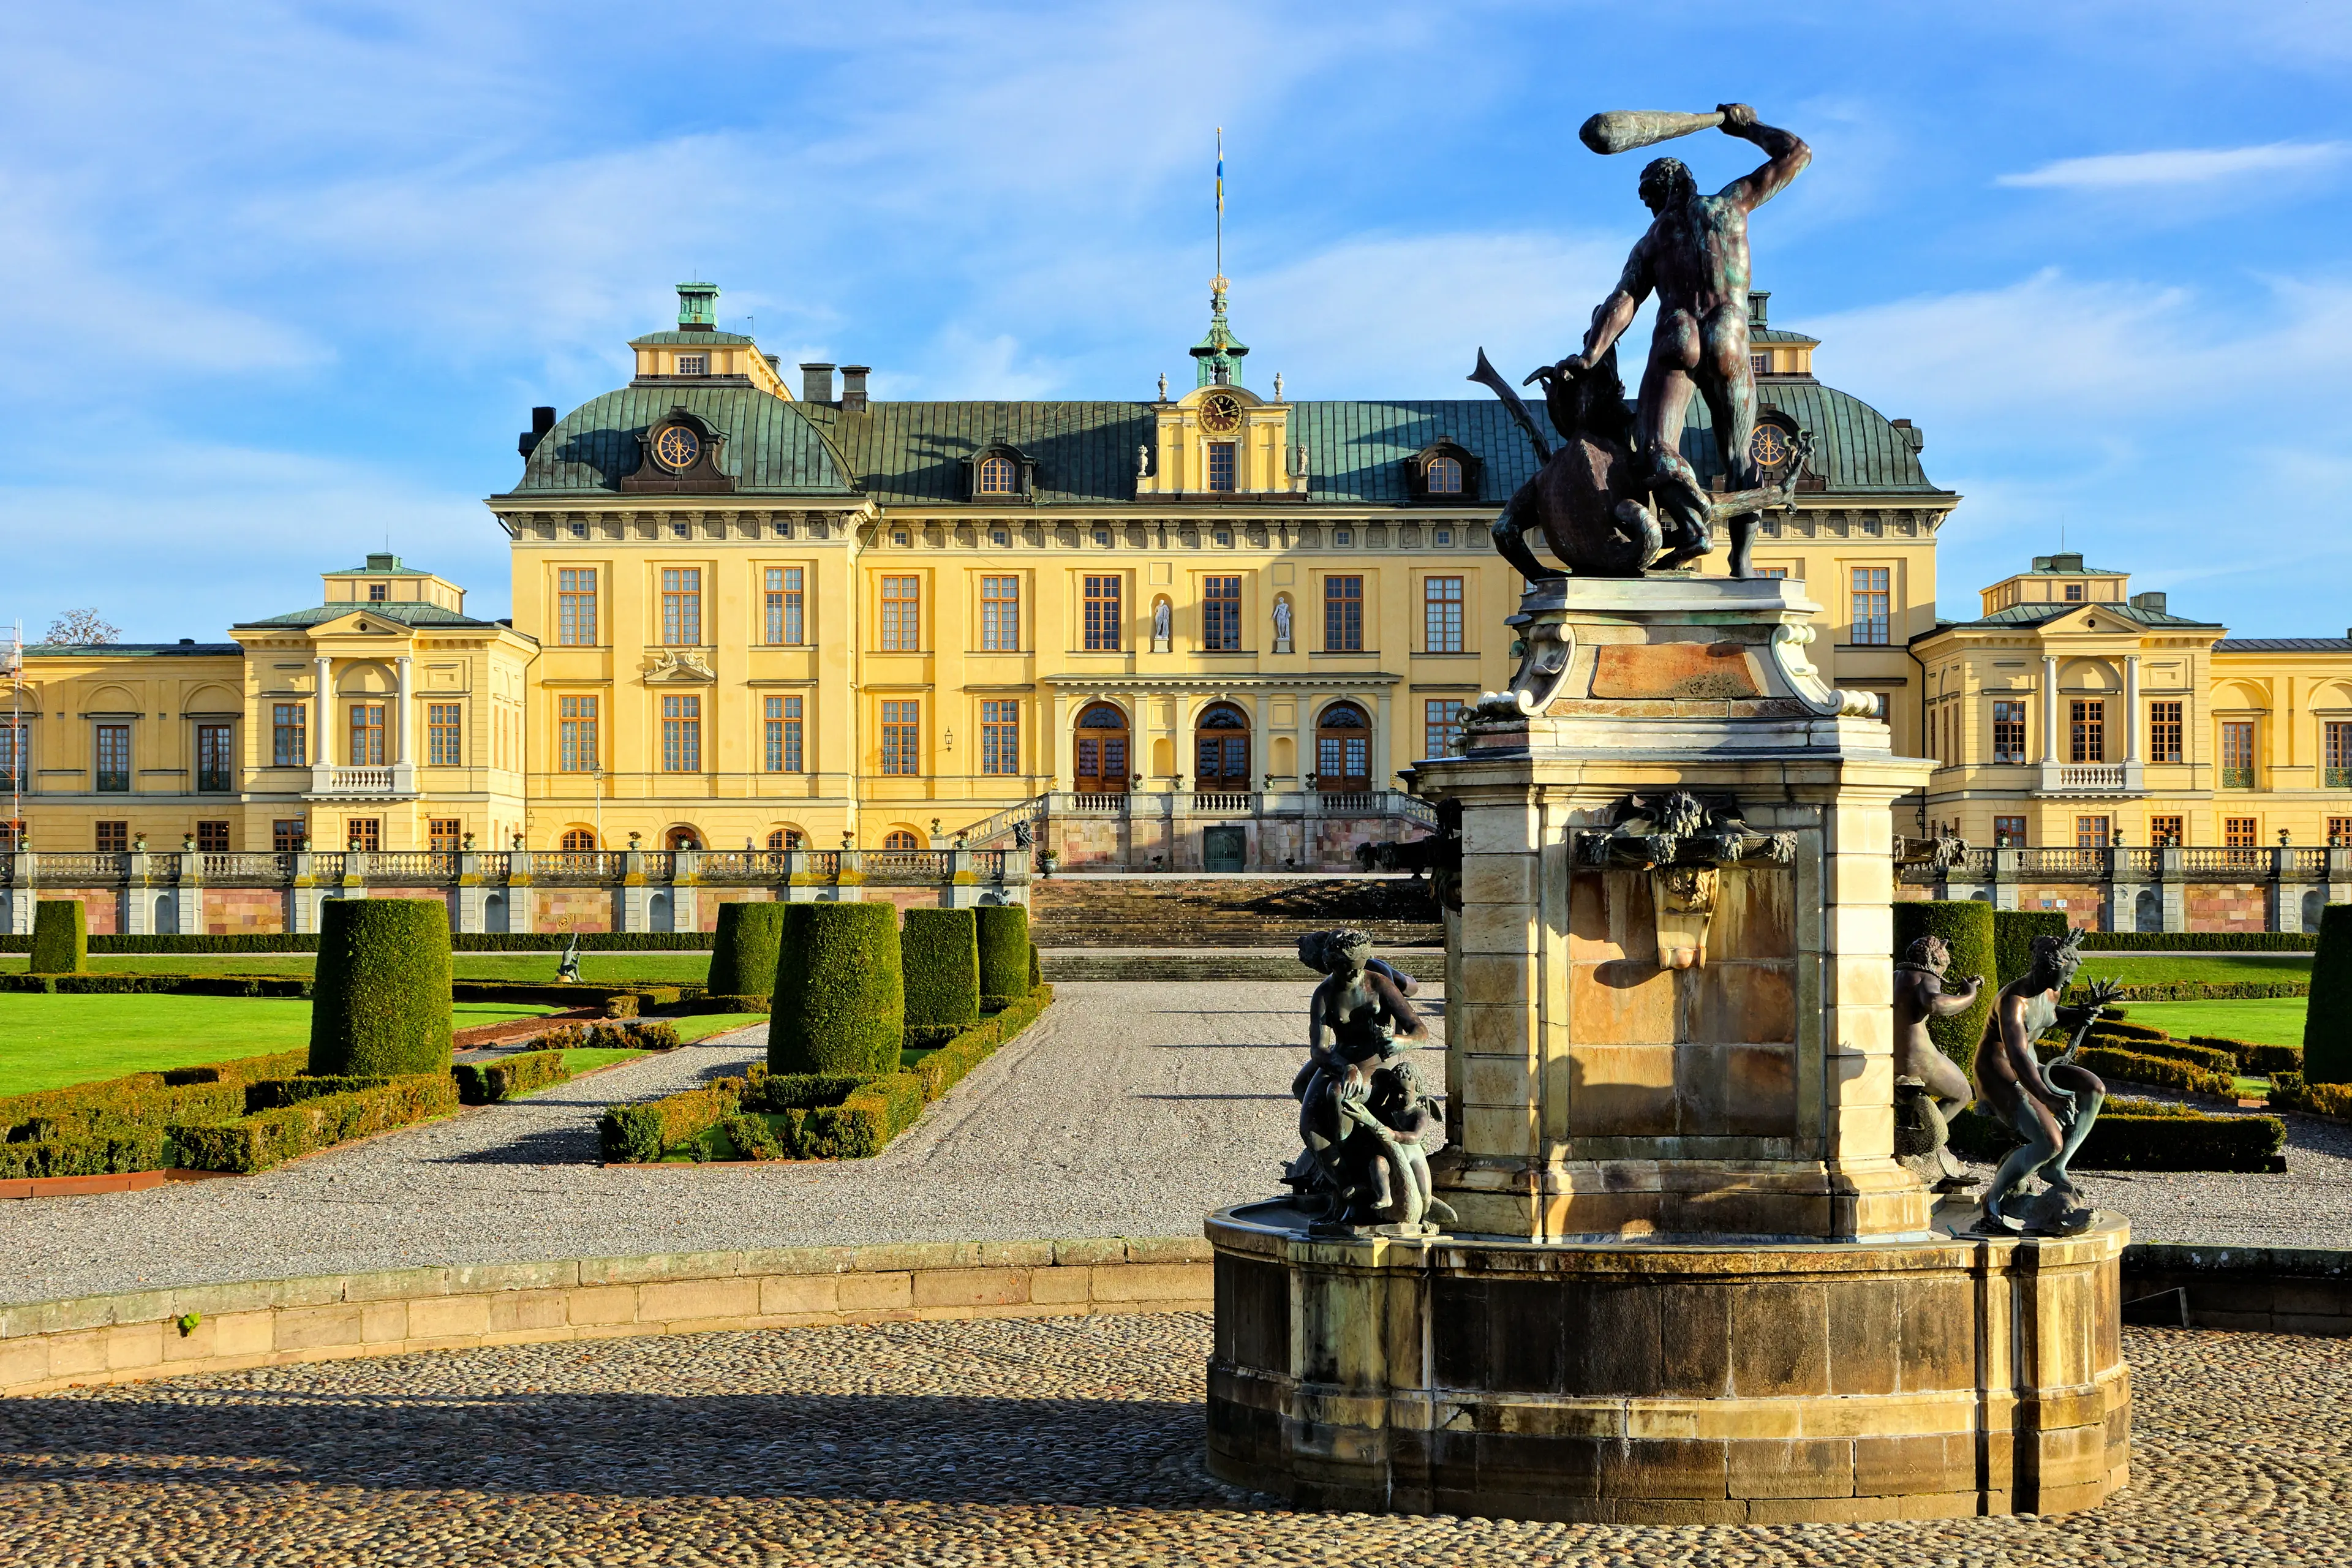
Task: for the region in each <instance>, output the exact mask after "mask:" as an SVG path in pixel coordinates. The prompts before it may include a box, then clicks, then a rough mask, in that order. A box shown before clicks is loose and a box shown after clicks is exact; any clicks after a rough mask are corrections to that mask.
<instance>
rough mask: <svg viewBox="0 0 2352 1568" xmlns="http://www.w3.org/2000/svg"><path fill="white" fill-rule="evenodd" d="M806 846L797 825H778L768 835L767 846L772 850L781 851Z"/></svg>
mask: <svg viewBox="0 0 2352 1568" xmlns="http://www.w3.org/2000/svg"><path fill="white" fill-rule="evenodd" d="M768 847H769V848H770V849H772V850H776V851H780V852H781V851H782V850H786V849H801V848H805V847H807V842H806V840H804V839H803V837H801V830H800V829H799V828H797V827H779V828H777V829H776V830H775V831H774V832H773V833H771V834H769V835H768Z"/></svg>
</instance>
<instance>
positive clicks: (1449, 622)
mask: <svg viewBox="0 0 2352 1568" xmlns="http://www.w3.org/2000/svg"><path fill="white" fill-rule="evenodd" d="M1421 618H1422V631H1423V636H1424V637H1426V638H1427V640H1428V643H1429V651H1430V652H1432V653H1460V652H1461V651H1462V579H1461V578H1459V577H1423V579H1422V580H1421Z"/></svg>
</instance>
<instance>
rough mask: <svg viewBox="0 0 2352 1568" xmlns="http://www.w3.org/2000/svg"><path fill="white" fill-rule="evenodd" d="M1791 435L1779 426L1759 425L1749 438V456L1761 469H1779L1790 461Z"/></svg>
mask: <svg viewBox="0 0 2352 1568" xmlns="http://www.w3.org/2000/svg"><path fill="white" fill-rule="evenodd" d="M1791 449H1792V448H1791V445H1790V440H1789V433H1788V432H1787V431H1786V430H1783V429H1781V428H1780V426H1778V425H1759V426H1756V434H1754V435H1753V436H1750V437H1748V458H1750V459H1751V460H1753V461H1754V463H1755V464H1756V466H1757V467H1758V468H1779V467H1780V465H1781V464H1783V463H1785V462H1787V461H1788V460H1789V453H1790V450H1791Z"/></svg>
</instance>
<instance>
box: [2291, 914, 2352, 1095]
mask: <svg viewBox="0 0 2352 1568" xmlns="http://www.w3.org/2000/svg"><path fill="white" fill-rule="evenodd" d="M2303 1059H2304V1069H2303V1076H2304V1077H2305V1079H2309V1080H2310V1081H2311V1082H2313V1083H2352V904H2330V905H2328V906H2327V907H2326V909H2325V910H2321V911H2320V915H2319V946H2318V956H2317V957H2315V958H2314V959H2313V960H2312V961H2311V1008H2310V1011H2308V1012H2307V1013H2305V1015H2304V1019H2303Z"/></svg>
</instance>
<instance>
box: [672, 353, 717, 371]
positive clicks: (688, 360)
mask: <svg viewBox="0 0 2352 1568" xmlns="http://www.w3.org/2000/svg"><path fill="white" fill-rule="evenodd" d="M677 374H680V375H709V374H710V356H709V354H680V355H678V356H677Z"/></svg>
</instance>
